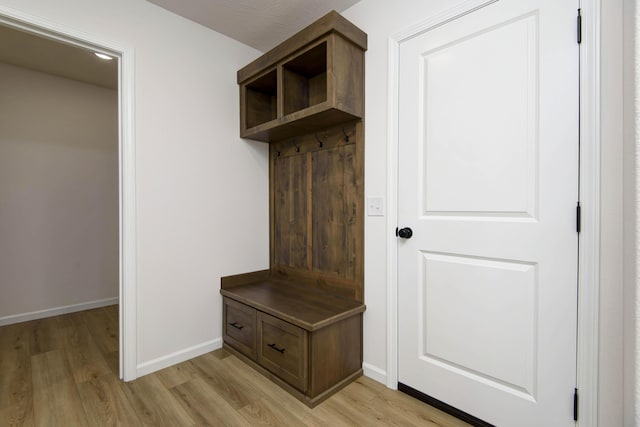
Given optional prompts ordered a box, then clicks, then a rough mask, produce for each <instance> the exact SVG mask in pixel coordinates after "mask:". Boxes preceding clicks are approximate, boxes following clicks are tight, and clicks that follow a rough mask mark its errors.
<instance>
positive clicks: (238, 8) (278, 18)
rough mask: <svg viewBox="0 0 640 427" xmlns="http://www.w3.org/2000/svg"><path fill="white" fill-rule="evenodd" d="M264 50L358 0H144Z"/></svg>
mask: <svg viewBox="0 0 640 427" xmlns="http://www.w3.org/2000/svg"><path fill="white" fill-rule="evenodd" d="M147 1H149V2H150V3H154V4H156V5H158V6H160V7H162V8H164V9H167V10H169V11H171V12H173V13H176V14H178V15H180V16H183V17H185V18H187V19H190V20H192V21H194V22H197V23H199V24H201V25H204V26H205V27H208V28H211V29H212V30H214V31H217V32H219V33H222V34H224V35H226V36H228V37H231V38H232V39H235V40H237V41H239V42H241V43H244V44H246V45H248V46H251V47H253V48H255V49H258V50H259V51H262V52H266V51H268V50H270V49H271V48H273V47H275V46H276V45H278V44H279V43H281V42H283V41H284V40H286V39H287V38H289V37H291V36H292V35H293V34H295V33H296V32H297V31H299V30H301V29H303V28H304V27H306V26H307V25H309V24H311V23H312V22H313V21H315V20H316V19H318V18H320V17H321V16H323V15H325V14H326V13H327V12H330V11H331V10H335V11H337V12H342V11H344V10H346V9H347V8H349V7H351V6H353V5H354V4H356V3H358V1H360V0H189V1H184V0H147Z"/></svg>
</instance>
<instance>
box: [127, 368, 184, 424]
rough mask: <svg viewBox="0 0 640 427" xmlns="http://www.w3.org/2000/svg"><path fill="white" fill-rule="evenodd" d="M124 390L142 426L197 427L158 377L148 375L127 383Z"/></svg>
mask: <svg viewBox="0 0 640 427" xmlns="http://www.w3.org/2000/svg"><path fill="white" fill-rule="evenodd" d="M123 390H124V392H125V394H126V395H127V398H128V399H129V401H130V402H131V404H132V406H133V409H134V410H135V411H136V414H138V418H139V419H140V422H141V423H142V425H147V426H167V427H181V426H193V425H195V422H194V420H193V419H192V418H191V417H190V416H189V414H187V412H186V411H185V410H184V408H183V407H182V406H181V405H180V403H179V402H178V401H177V400H176V399H175V398H174V397H173V395H172V394H171V393H170V392H169V390H167V389H166V388H165V387H164V386H163V385H162V382H161V381H160V380H159V379H158V377H157V376H156V375H147V376H144V377H142V378H138V379H137V380H135V381H132V382H129V383H125V384H124V385H123Z"/></svg>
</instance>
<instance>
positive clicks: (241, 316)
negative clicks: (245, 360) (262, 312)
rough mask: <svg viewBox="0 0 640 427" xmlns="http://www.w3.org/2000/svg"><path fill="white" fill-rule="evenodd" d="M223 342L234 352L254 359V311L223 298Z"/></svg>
mask: <svg viewBox="0 0 640 427" xmlns="http://www.w3.org/2000/svg"><path fill="white" fill-rule="evenodd" d="M223 304H224V315H223V319H224V324H223V327H222V329H223V335H224V340H225V342H227V343H228V344H230V345H231V346H232V347H234V348H235V349H236V350H238V351H240V352H241V353H243V354H245V355H247V356H249V357H251V358H252V359H255V358H256V310H255V309H254V308H252V307H249V306H248V305H244V304H242V303H239V302H237V301H234V300H232V299H229V298H224V302H223Z"/></svg>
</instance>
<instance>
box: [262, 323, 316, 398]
mask: <svg viewBox="0 0 640 427" xmlns="http://www.w3.org/2000/svg"><path fill="white" fill-rule="evenodd" d="M257 320H258V363H260V364H261V365H262V366H263V367H265V368H266V369H268V370H269V371H271V372H273V373H274V374H276V375H277V376H278V377H280V378H281V379H283V380H284V381H286V382H288V383H289V384H291V385H292V386H294V387H295V388H297V389H298V390H300V391H302V392H305V391H306V389H307V367H308V345H307V331H305V330H304V329H302V328H299V327H297V326H294V325H292V324H291V323H287V322H285V321H283V320H280V319H278V318H275V317H273V316H270V315H268V314H265V313H262V312H258V314H257Z"/></svg>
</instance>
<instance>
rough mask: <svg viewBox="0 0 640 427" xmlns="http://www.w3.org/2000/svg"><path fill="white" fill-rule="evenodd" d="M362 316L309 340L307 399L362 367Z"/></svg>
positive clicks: (317, 333)
mask: <svg viewBox="0 0 640 427" xmlns="http://www.w3.org/2000/svg"><path fill="white" fill-rule="evenodd" d="M361 336H362V314H359V315H357V316H351V317H349V318H347V319H344V320H343V321H341V322H337V323H334V324H332V325H330V326H328V327H326V328H322V329H320V330H319V331H317V332H315V333H313V334H312V335H311V336H310V340H311V341H310V345H309V347H310V354H309V357H310V360H311V363H310V364H309V366H310V367H311V370H310V371H311V372H310V377H309V395H310V396H311V397H315V396H317V395H319V394H321V393H322V392H324V391H325V390H327V389H329V388H330V387H331V386H333V385H334V384H336V383H338V382H340V381H341V380H342V379H343V378H346V377H348V376H349V375H351V374H353V373H355V372H357V371H358V370H359V369H360V368H361V367H362V346H361V345H360V337H361Z"/></svg>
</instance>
